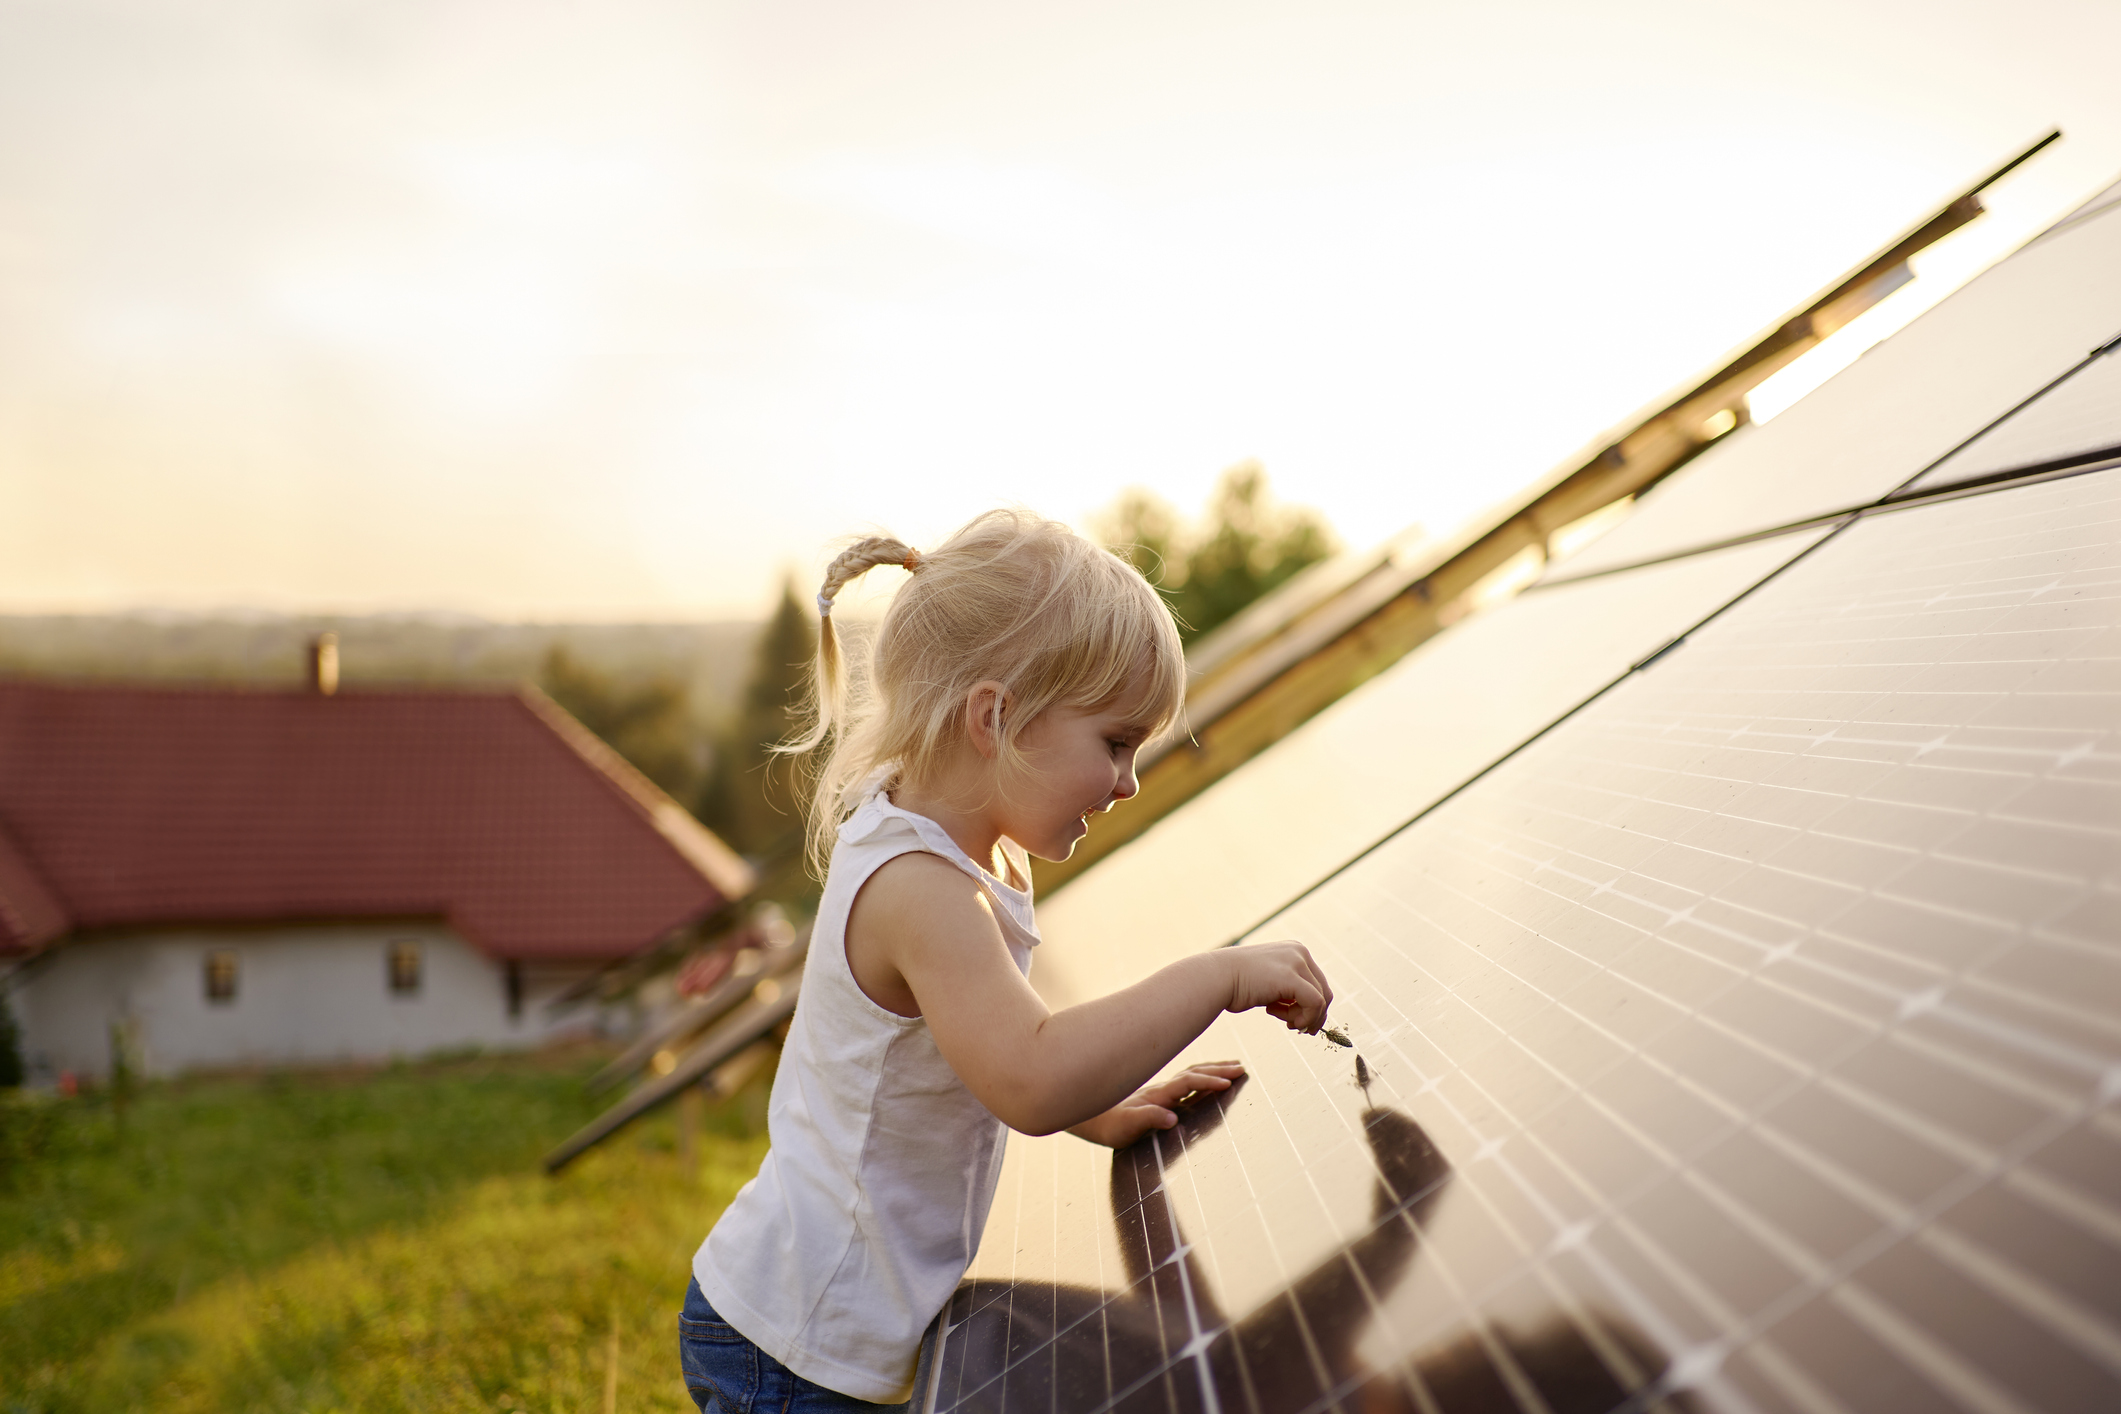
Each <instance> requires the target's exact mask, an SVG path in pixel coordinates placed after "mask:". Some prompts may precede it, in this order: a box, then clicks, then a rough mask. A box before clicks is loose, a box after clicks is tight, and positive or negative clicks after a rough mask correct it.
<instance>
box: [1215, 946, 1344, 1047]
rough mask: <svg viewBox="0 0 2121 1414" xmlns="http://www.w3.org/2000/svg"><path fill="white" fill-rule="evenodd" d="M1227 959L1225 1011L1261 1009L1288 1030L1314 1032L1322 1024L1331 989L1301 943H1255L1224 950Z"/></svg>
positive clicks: (1324, 975)
mask: <svg viewBox="0 0 2121 1414" xmlns="http://www.w3.org/2000/svg"><path fill="white" fill-rule="evenodd" d="M1221 956H1224V957H1227V958H1229V959H1230V972H1231V976H1230V1000H1229V1002H1228V1003H1226V1004H1225V1006H1224V1010H1226V1011H1250V1010H1251V1009H1252V1008H1253V1007H1260V1008H1262V1009H1263V1010H1265V1012H1266V1013H1267V1015H1269V1016H1271V1017H1273V1018H1275V1019H1276V1020H1277V1021H1280V1022H1282V1023H1283V1024H1285V1025H1286V1026H1287V1027H1288V1028H1289V1029H1290V1030H1291V1031H1316V1030H1317V1029H1318V1028H1319V1027H1321V1026H1323V1025H1325V1024H1326V1010H1327V1008H1329V1007H1331V1006H1332V1005H1333V988H1332V987H1331V986H1329V985H1328V984H1327V982H1326V974H1325V973H1324V972H1323V971H1321V970H1320V969H1319V966H1318V964H1317V963H1316V962H1313V961H1312V960H1311V950H1310V949H1309V948H1307V947H1305V946H1304V945H1303V944H1302V943H1255V944H1253V945H1252V946H1250V947H1241V948H1226V949H1224V950H1223V952H1222V953H1221Z"/></svg>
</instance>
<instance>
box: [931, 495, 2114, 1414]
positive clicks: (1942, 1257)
mask: <svg viewBox="0 0 2121 1414" xmlns="http://www.w3.org/2000/svg"><path fill="white" fill-rule="evenodd" d="M1259 935H1260V936H1264V937H1277V936H1291V935H1293V936H1299V937H1302V938H1304V939H1305V940H1306V941H1307V942H1309V943H1310V944H1311V945H1312V947H1313V948H1314V950H1315V951H1316V952H1317V953H1318V954H1319V956H1320V958H1321V960H1322V962H1323V963H1324V965H1325V966H1326V968H1327V969H1328V972H1329V974H1330V975H1331V976H1332V977H1333V979H1334V981H1335V985H1336V987H1337V988H1338V989H1339V992H1340V997H1341V1000H1340V1002H1339V1003H1338V1004H1337V1006H1336V1011H1335V1020H1336V1021H1337V1022H1339V1023H1341V1024H1343V1025H1344V1026H1345V1027H1346V1028H1347V1030H1348V1031H1349V1032H1350V1033H1351V1038H1352V1040H1353V1041H1354V1048H1353V1049H1352V1050H1343V1049H1340V1048H1338V1047H1337V1046H1334V1045H1333V1044H1331V1043H1330V1042H1329V1041H1328V1040H1326V1039H1325V1038H1322V1037H1300V1036H1294V1035H1291V1034H1289V1033H1286V1032H1282V1031H1280V1030H1278V1029H1277V1028H1275V1027H1273V1026H1272V1025H1271V1024H1266V1023H1262V1022H1261V1021H1259V1020H1258V1019H1257V1018H1227V1017H1226V1018H1224V1020H1223V1021H1222V1022H1221V1023H1219V1024H1218V1025H1217V1026H1216V1027H1215V1028H1213V1030H1212V1031H1211V1034H1210V1035H1209V1036H1208V1037H1206V1038H1204V1040H1203V1043H1202V1045H1201V1046H1200V1047H1199V1048H1198V1050H1199V1053H1201V1054H1232V1055H1238V1056H1241V1057H1242V1058H1244V1059H1245V1061H1246V1062H1247V1064H1248V1066H1249V1068H1250V1071H1251V1078H1250V1079H1249V1080H1248V1081H1247V1082H1246V1083H1245V1084H1244V1085H1242V1086H1241V1087H1240V1088H1239V1089H1237V1090H1236V1091H1234V1092H1233V1093H1232V1094H1231V1095H1230V1096H1228V1097H1226V1098H1225V1099H1224V1100H1222V1101H1219V1102H1210V1103H1206V1104H1202V1105H1200V1106H1197V1107H1195V1109H1194V1110H1193V1111H1192V1112H1191V1113H1189V1115H1188V1117H1187V1120H1186V1123H1185V1124H1183V1125H1182V1126H1181V1127H1180V1128H1179V1129H1178V1130H1175V1131H1172V1132H1171V1133H1169V1134H1166V1135H1162V1136H1159V1137H1157V1138H1155V1139H1152V1140H1150V1141H1148V1142H1146V1143H1144V1144H1142V1145H1138V1146H1136V1147H1135V1148H1134V1149H1132V1150H1129V1151H1127V1152H1125V1153H1123V1154H1120V1155H1116V1156H1113V1157H1111V1158H1109V1159H1108V1158H1107V1157H1106V1156H1105V1155H1104V1154H1103V1152H1102V1151H1098V1150H1094V1149H1092V1148H1091V1147H1090V1146H1088V1145H1083V1144H1080V1143H1077V1142H1075V1141H1073V1140H1068V1139H1065V1138H1060V1139H1052V1140H1040V1141H1028V1142H1027V1141H1017V1142H1016V1143H1014V1144H1012V1149H1011V1155H1010V1159H1009V1163H1008V1165H1007V1168H1006V1170H1005V1178H1004V1191H1003V1192H1002V1194H1001V1195H1000V1197H999V1199H998V1201H997V1203H996V1205H995V1209H994V1217H993V1220H992V1222H991V1223H990V1225H989V1228H988V1231H987V1234H986V1239H985V1242H984V1244H983V1246H982V1248H981V1251H980V1256H979V1259H978V1262H977V1263H976V1264H975V1266H974V1268H973V1270H972V1273H971V1276H970V1279H969V1280H968V1281H967V1283H966V1284H965V1286H963V1287H962V1288H961V1289H960V1290H959V1292H958V1294H957V1295H956V1297H955V1298H954V1299H953V1301H952V1303H951V1305H950V1307H949V1308H948V1309H947V1310H946V1311H945V1313H944V1316H943V1319H942V1320H941V1321H940V1322H939V1324H938V1329H937V1332H936V1334H935V1335H934V1336H933V1337H932V1344H931V1348H930V1352H929V1358H928V1359H926V1360H925V1361H924V1373H923V1380H922V1382H921V1383H920V1385H919V1386H918V1388H917V1393H916V1399H917V1400H918V1401H919V1402H920V1404H921V1407H922V1408H923V1409H924V1410H935V1411H943V1410H1002V1411H1029V1410H1038V1411H1060V1410H1068V1411H1104V1410H1128V1411H1135V1410H1144V1411H1146V1410H1156V1411H1167V1414H1178V1411H1181V1410H1184V1411H1193V1410H1203V1411H1215V1414H1236V1411H1245V1414H1283V1411H1313V1410H1326V1409H1345V1410H1355V1409H1360V1410H1363V1411H1371V1412H1372V1414H1387V1411H1391V1412H1392V1414H1396V1411H1401V1410H1406V1411H1412V1410H1424V1411H1435V1410H1445V1411H1450V1410H1526V1411H1535V1410H1537V1411H1547V1412H1548V1414H1576V1412H1577V1411H1592V1410H1600V1411H1603V1410H1616V1409H1622V1408H1627V1409H1646V1408H1673V1409H1679V1408H1684V1409H1702V1410H1758V1411H1779V1410H1829V1411H1831V1410H1849V1411H1855V1410H1861V1411H1871V1410H1892V1411H1898V1410H1907V1411H1916V1410H1920V1411H1929V1410H1940V1409H1971V1410H1984V1411H2005V1410H2012V1411H2022V1410H2048V1411H2076V1410H2084V1411H2091V1410H2111V1409H2114V1408H2121V1115H2117V1113H2116V1101H2117V1100H2121V943H2117V939H2121V472H2096V473H2090V474H2084V475H2079V476H2075V477H2072V478H2069V479H2066V480H2058V481H2050V482H2044V483H2040V484H2036V485H2030V486H2018V487H2014V488H2012V489H2008V490H2000V491H1995V492H1991V493H1988V494H1984V495H1980V496H1975V497H1970V498H1967V499H1963V500H1958V501H1951V502H1945V503H1940V504H1934V505H1930V506H1925V507H1921V508H1917V509H1910V510H1903V511H1899V512H1895V513H1890V514H1880V515H1872V516H1866V517H1865V518H1863V519H1862V520H1860V521H1859V522H1858V523H1856V524H1855V525H1853V526H1852V527H1850V528H1848V529H1847V530H1845V531H1843V532H1842V533H1840V534H1838V535H1836V536H1835V537H1833V538H1832V539H1831V540H1829V541H1827V542H1826V543H1825V544H1823V545H1821V546H1820V547H1819V548H1817V549H1815V550H1813V551H1812V552H1811V553H1810V554H1808V555H1807V556H1806V557H1805V558H1804V559H1802V560H1800V561H1798V562H1797V563H1796V564H1794V565H1792V566H1791V567H1790V568H1788V569H1787V570H1785V571H1784V572H1783V573H1781V574H1780V575H1778V576H1776V577H1775V578H1773V579H1772V580H1770V581H1769V582H1768V583H1766V584H1765V585H1763V586H1762V587H1761V588H1759V589H1758V590H1757V591H1755V592H1754V593H1753V594H1751V595H1749V596H1747V597H1746V598H1744V599H1742V600H1740V601H1739V602H1738V603H1737V604H1736V605H1734V606H1733V607H1732V608H1730V609H1729V610H1727V611H1726V612H1724V613H1723V614H1721V615H1719V616H1718V617H1717V618H1716V619H1714V620H1713V621H1712V622H1711V623H1709V624H1707V625H1706V626H1704V627H1702V628H1700V629H1699V630H1697V631H1696V632H1694V633H1693V634H1691V635H1690V636H1689V637H1688V639H1687V640H1686V642H1685V643H1684V645H1683V646H1681V647H1679V648H1678V649H1676V650H1675V651H1673V652H1671V653H1669V654H1666V655H1664V656H1663V657H1661V658H1659V659H1658V660H1657V661H1656V662H1655V663H1654V664H1653V665H1651V666H1649V667H1647V668H1646V669H1645V670H1643V671H1641V672H1639V673H1636V674H1634V675H1632V676H1631V677H1630V678H1629V679H1628V680H1627V681H1626V682H1624V683H1622V684H1620V685H1619V686H1618V687H1616V688H1614V689H1613V690H1612V691H1610V692H1607V693H1605V694H1604V695H1602V696H1601V697H1599V698H1598V699H1597V700H1596V701H1594V702H1592V703H1590V704H1589V705H1587V706H1586V707H1584V708H1583V709H1582V710H1581V711H1578V712H1577V713H1575V714H1574V715H1572V716H1571V717H1570V718H1569V719H1568V720H1567V721H1565V722H1563V723H1561V724H1559V725H1558V726H1557V727H1556V728H1555V729H1554V730H1553V731H1551V732H1549V733H1547V734H1546V735H1544V736H1542V737H1541V738H1540V739H1539V740H1537V741H1536V742H1534V743H1532V744H1531V745H1529V746H1528V747H1526V748H1525V749H1524V750H1522V751H1520V752H1518V753H1517V754H1516V755H1514V756H1513V757H1511V758H1510V759H1509V760H1507V761H1505V762H1503V763H1502V764H1500V765H1499V766H1498V767H1497V768H1496V769H1495V770H1493V771H1492V772H1490V773H1488V774H1487V775H1486V776H1484V777H1482V778H1481V780H1480V781H1479V782H1478V783H1477V784H1476V785H1474V786H1473V787H1472V788H1471V789H1468V790H1466V791H1463V792H1460V793H1459V794H1457V795H1455V796H1453V797H1452V798H1451V799H1449V800H1448V801H1446V802H1444V803H1443V804H1442V805H1440V806H1439V807H1437V808H1436V809H1435V810H1433V811H1431V812H1429V813H1428V814H1427V815H1425V816H1424V817H1422V818H1421V819H1420V820H1418V821H1417V822H1416V823H1414V824H1413V825H1411V826H1410V827H1409V828H1407V829H1405V830H1404V831H1402V832H1400V833H1398V834H1397V835H1395V836H1393V837H1392V838H1391V839H1389V840H1388V841H1386V842H1385V843H1384V844H1383V845H1382V846H1381V847H1379V848H1378V849H1376V850H1374V851H1372V852H1370V853H1369V854H1367V855H1366V856H1364V857H1363V858H1361V859H1360V860H1358V861H1356V862H1355V863H1353V864H1352V865H1351V866H1349V867H1348V868H1347V869H1345V870H1344V871H1342V872H1340V873H1338V874H1337V875H1334V876H1333V877H1331V878H1329V879H1328V880H1326V881H1325V882H1324V883H1323V884H1321V885H1320V886H1319V887H1317V888H1316V889H1315V890H1314V891H1312V892H1310V893H1309V894H1307V895H1305V896H1303V897H1301V898H1299V899H1298V900H1297V901H1296V902H1295V903H1294V904H1293V905H1291V906H1290V907H1289V908H1288V909H1286V910H1285V911H1284V912H1283V913H1282V914H1281V915H1279V916H1278V917H1276V918H1275V919H1274V920H1272V921H1271V922H1270V923H1269V924H1268V925H1267V926H1266V927H1264V928H1262V929H1261V930H1259ZM1100 961H1103V962H1104V964H1105V965H1106V966H1108V967H1110V968H1112V969H1114V970H1115V971H1116V970H1119V969H1121V968H1123V967H1124V966H1125V963H1124V961H1123V960H1122V959H1121V958H1119V957H1110V958H1106V959H1101V960H1100ZM1358 1057H1359V1059H1358Z"/></svg>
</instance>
